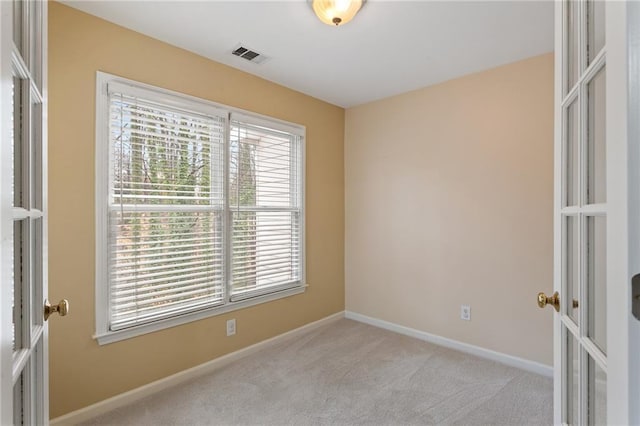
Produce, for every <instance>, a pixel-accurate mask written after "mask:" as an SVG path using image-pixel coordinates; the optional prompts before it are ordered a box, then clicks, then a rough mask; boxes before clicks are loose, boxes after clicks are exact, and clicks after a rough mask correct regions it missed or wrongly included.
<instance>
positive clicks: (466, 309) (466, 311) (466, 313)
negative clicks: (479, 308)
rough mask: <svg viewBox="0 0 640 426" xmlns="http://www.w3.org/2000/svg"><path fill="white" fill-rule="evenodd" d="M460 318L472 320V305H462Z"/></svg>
mask: <svg viewBox="0 0 640 426" xmlns="http://www.w3.org/2000/svg"><path fill="white" fill-rule="evenodd" d="M460 319H463V320H465V321H471V306H469V305H460Z"/></svg>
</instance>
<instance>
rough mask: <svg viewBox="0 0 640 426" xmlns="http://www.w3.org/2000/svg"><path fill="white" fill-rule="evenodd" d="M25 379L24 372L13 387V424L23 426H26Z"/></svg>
mask: <svg viewBox="0 0 640 426" xmlns="http://www.w3.org/2000/svg"><path fill="white" fill-rule="evenodd" d="M24 381H25V377H24V371H23V372H22V374H20V377H19V378H18V380H17V381H16V384H15V385H13V424H14V425H23V424H26V422H25V418H24V417H25V416H24V411H25V410H24V408H25V407H24V400H25V398H24V393H25V387H26V386H25V383H24Z"/></svg>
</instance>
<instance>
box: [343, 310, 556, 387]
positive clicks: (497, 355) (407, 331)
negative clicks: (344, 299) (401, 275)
mask: <svg viewBox="0 0 640 426" xmlns="http://www.w3.org/2000/svg"><path fill="white" fill-rule="evenodd" d="M344 316H345V318H348V319H352V320H354V321H359V322H363V323H365V324H369V325H373V326H375V327H380V328H384V329H385V330H389V331H395V332H396V333H400V334H404V335H406V336H410V337H414V338H416V339H420V340H424V341H427V342H430V343H434V344H436V345H440V346H445V347H447V348H450V349H455V350H458V351H461V352H466V353H469V354H472V355H476V356H479V357H482V358H487V359H490V360H492V361H497V362H500V363H502V364H506V365H509V366H511V367H516V368H519V369H521V370H526V371H530V372H532V373H537V374H541V375H543V376H546V377H553V367H551V366H549V365H545V364H541V363H539V362H535V361H530V360H528V359H524V358H518V357H516V356H512V355H507V354H503V353H501V352H496V351H492V350H490V349H485V348H481V347H480V346H475V345H470V344H468V343H463V342H459V341H457V340H453V339H448V338H446V337H442V336H438V335H436V334H431V333H427V332H424V331H420V330H416V329H415V328H410V327H405V326H402V325H398V324H395V323H392V322H388V321H383V320H380V319H377V318H372V317H368V316H366V315H362V314H358V313H355V312H351V311H345V315H344Z"/></svg>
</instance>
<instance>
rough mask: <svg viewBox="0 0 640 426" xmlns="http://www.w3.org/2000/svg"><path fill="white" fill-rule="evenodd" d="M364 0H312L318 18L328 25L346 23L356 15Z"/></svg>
mask: <svg viewBox="0 0 640 426" xmlns="http://www.w3.org/2000/svg"><path fill="white" fill-rule="evenodd" d="M362 3H363V0H312V2H311V6H312V7H313V11H314V12H315V14H316V15H317V16H318V18H319V19H320V20H321V21H322V22H324V23H325V24H327V25H334V26H338V25H344V24H346V23H347V22H349V21H350V20H352V19H353V17H354V16H356V13H358V11H359V10H360V8H361V7H362Z"/></svg>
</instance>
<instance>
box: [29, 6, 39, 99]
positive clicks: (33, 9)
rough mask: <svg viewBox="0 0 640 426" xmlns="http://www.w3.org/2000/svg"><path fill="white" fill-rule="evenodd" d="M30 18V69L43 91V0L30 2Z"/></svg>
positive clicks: (37, 84) (32, 76) (34, 79)
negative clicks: (41, 0)
mask: <svg viewBox="0 0 640 426" xmlns="http://www.w3.org/2000/svg"><path fill="white" fill-rule="evenodd" d="M29 19H30V20H31V24H30V26H29V31H30V37H29V40H30V49H29V57H30V59H29V71H31V78H32V79H33V82H34V83H35V84H36V86H37V87H38V89H39V90H40V93H42V22H41V20H42V2H40V1H30V2H29Z"/></svg>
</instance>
